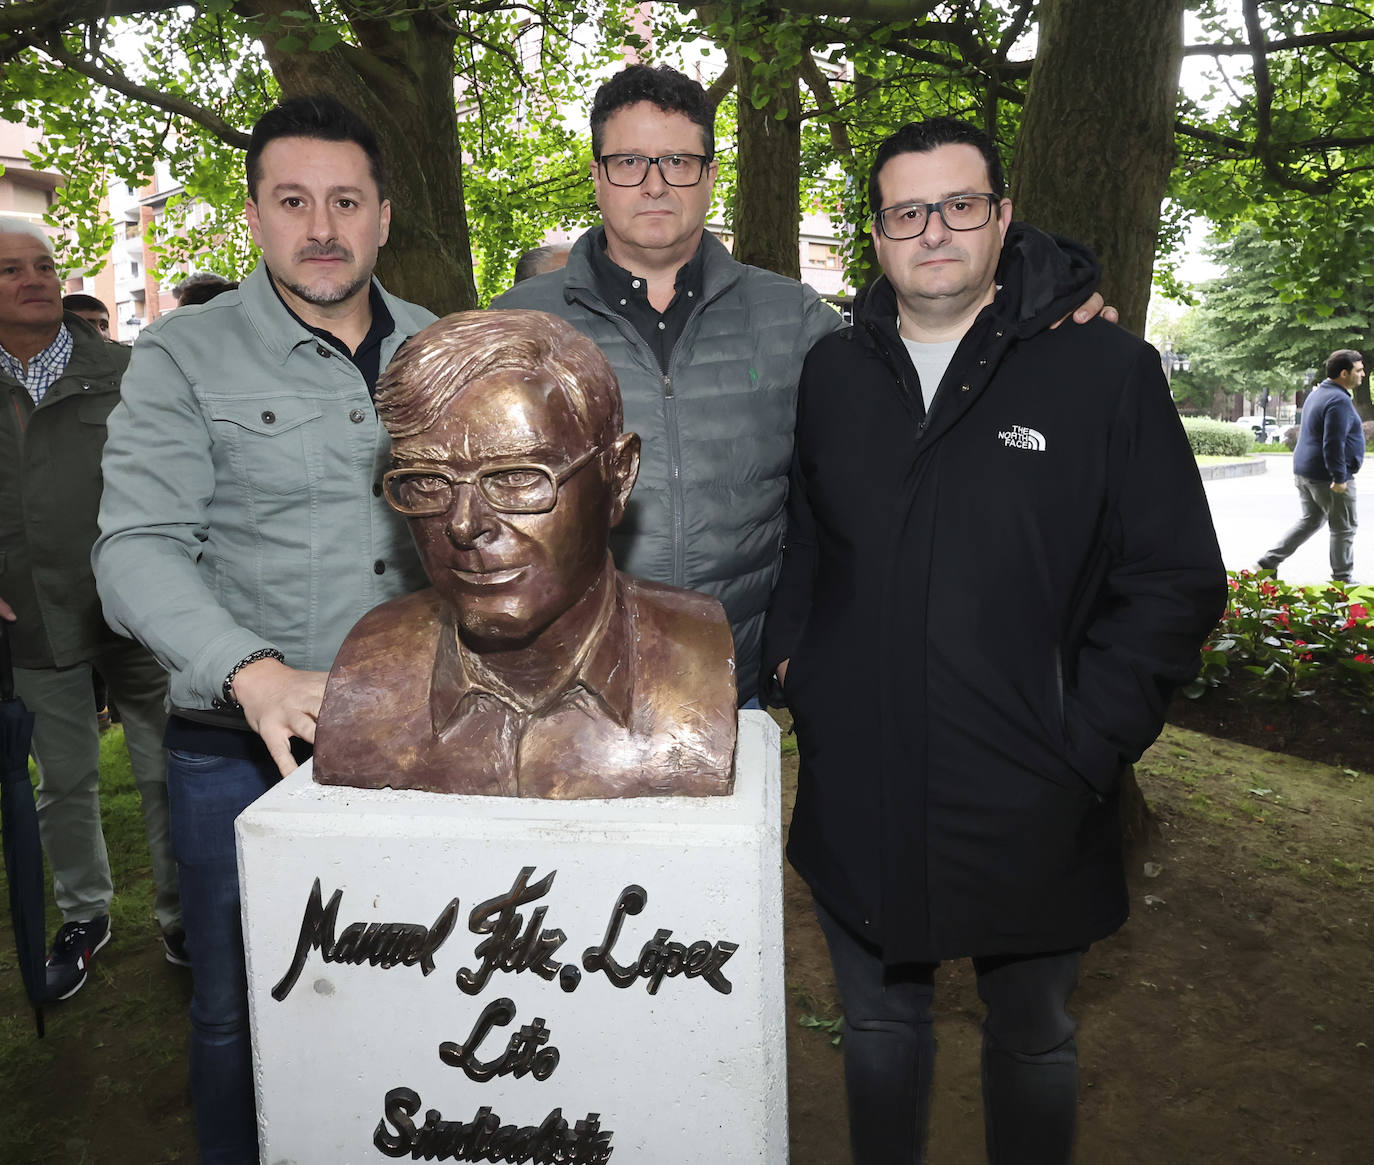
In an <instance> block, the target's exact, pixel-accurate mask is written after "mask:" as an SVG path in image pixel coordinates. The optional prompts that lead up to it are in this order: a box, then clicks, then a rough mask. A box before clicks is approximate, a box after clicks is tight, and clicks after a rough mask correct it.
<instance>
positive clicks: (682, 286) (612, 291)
mask: <svg viewBox="0 0 1374 1165" xmlns="http://www.w3.org/2000/svg"><path fill="white" fill-rule="evenodd" d="M702 238H703V240H704V239H705V236H704V235H703V236H702ZM701 254H702V249H701V247H700V246H698V247H697V250H696V254H695V255H693V256H692V257H691V258H690V259H689V260H687V262H686V263H684V264H683V265H682V266H681V267H679V268H678V272H677V279H676V280H675V281H674V283H673V301H672V303H670V304H669V305H668V309H667V310H666V311H663V312H659V311H657V310H656V309H655V308H654V306H653V304H651V303H650V302H649V281H648V280H647V279H645V278H644V277H643V276H642V275H634V274H632V273H631V272H629V271H626V270H625V268H624V267H621V266H619V265H618V264H616V263H614V262H612V260H611V257H610V256H609V255H607V254H606V230H605V228H604V227H602V228H601V229H600V230H599V231H598V232H597V237H596V238H595V239H593V240H592V276H593V278H594V279H595V281H596V289H597V291H598V292H600V293H601V297H602V298H603V299H604V300H605V301H606V302H607V303H608V304H610V306H611V309H612V310H613V311H615V312H618V313H619V314H620V315H621V316H623V317H624V318H625V319H626V320H628V321H629V322H630V323H631V324H632V325H633V326H634V329H635V331H637V332H638V333H639V334H640V335H641V336H643V337H644V342H645V343H646V344H648V345H649V348H650V350H651V351H652V352H653V354H654V356H655V357H656V358H657V359H658V366H659V368H660V369H661V370H662V371H663V372H665V373H666V372H667V371H668V359H669V357H671V356H672V354H673V348H674V347H675V346H676V345H677V342H678V339H679V338H680V337H681V336H682V329H683V328H685V327H686V326H687V320H688V317H690V316H691V314H692V312H693V311H695V310H696V306H697V304H699V303H700V302H701V278H702V267H703V263H702V258H701Z"/></svg>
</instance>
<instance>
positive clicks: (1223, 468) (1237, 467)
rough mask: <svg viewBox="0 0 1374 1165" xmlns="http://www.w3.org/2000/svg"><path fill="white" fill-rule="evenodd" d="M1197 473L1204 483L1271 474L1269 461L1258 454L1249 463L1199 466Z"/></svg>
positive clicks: (1236, 462)
mask: <svg viewBox="0 0 1374 1165" xmlns="http://www.w3.org/2000/svg"><path fill="white" fill-rule="evenodd" d="M1197 471H1198V474H1199V475H1200V476H1201V477H1202V480H1203V481H1219V480H1221V479H1223V478H1227V477H1253V476H1254V475H1255V474H1257V473H1268V472H1269V459H1268V458H1267V457H1265V456H1264V455H1263V454H1259V453H1257V454H1255V456H1254V457H1252V458H1250V460H1249V461H1233V462H1231V464H1229V465H1199V466H1198V467H1197Z"/></svg>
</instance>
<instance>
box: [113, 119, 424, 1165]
mask: <svg viewBox="0 0 1374 1165" xmlns="http://www.w3.org/2000/svg"><path fill="white" fill-rule="evenodd" d="M247 174H248V201H247V204H246V207H245V213H246V216H247V219H248V226H249V229H250V230H251V231H252V234H253V239H254V241H255V242H256V243H257V244H258V246H259V247H260V248H261V250H262V261H261V263H259V265H258V267H257V270H255V271H254V272H253V273H252V274H251V275H249V276H248V278H247V279H245V280H244V281H243V284H242V286H241V287H239V288H238V289H237V290H234V291H229V292H226V293H225V294H223V295H220V296H218V297H217V298H215V299H214V300H213V301H212V302H210V303H207V304H204V305H202V306H197V307H183V308H180V309H179V310H177V311H175V312H172V313H169V314H168V315H166V316H164V317H163V318H162V319H160V320H158V321H157V322H156V323H155V324H153V325H152V326H150V327H148V328H145V329H144V331H143V332H142V334H141V335H140V336H139V339H138V343H137V344H136V346H135V348H134V353H133V358H132V361H131V363H130V365H129V371H128V373H127V374H126V376H125V380H124V399H123V403H122V404H121V405H120V406H119V407H118V408H117V409H116V410H115V413H114V414H113V415H112V417H111V420H110V438H109V442H108V444H107V446H106V449H105V460H104V471H105V494H104V498H103V501H102V503H101V510H100V526H101V537H100V540H99V542H98V543H97V545H96V549H95V554H94V560H95V567H96V574H97V581H98V585H99V588H100V595H101V598H102V600H103V602H104V605H105V616H106V618H107V619H108V620H109V622H110V624H111V625H112V626H113V627H114V628H115V629H116V630H119V631H122V632H124V633H125V634H128V635H132V636H134V637H135V638H137V639H139V640H141V641H142V642H143V643H144V644H146V645H147V646H148V647H149V648H150V649H151V650H152V651H153V653H154V654H155V655H156V656H157V657H158V659H159V660H160V661H161V662H162V664H163V666H164V667H165V668H166V669H167V671H168V672H169V674H170V678H171V704H172V715H171V717H170V719H169V722H168V727H167V736H166V743H167V746H168V748H169V750H170V751H169V761H168V781H167V783H168V795H169V801H170V807H171V830H172V843H173V848H174V851H175V854H176V858H177V867H178V873H179V876H180V884H181V892H182V899H183V902H184V913H185V927H186V940H187V946H188V948H189V951H190V955H191V968H192V975H193V980H194V992H193V995H192V1000H191V1024H192V1035H191V1086H192V1099H193V1102H194V1105H195V1114H196V1131H197V1136H198V1138H199V1142H200V1150H201V1159H202V1160H203V1161H205V1162H207V1163H209V1162H216V1163H220V1162H255V1161H257V1159H258V1154H257V1137H256V1119H255V1116H254V1109H253V1081H252V1056H251V1046H250V1036H249V1027H248V1003H247V985H246V979H245V973H244V957H243V939H242V934H241V931H240V924H239V888H238V869H237V864H236V858H235V852H234V819H235V817H237V815H238V814H239V812H241V811H242V810H243V809H244V808H245V807H246V806H247V805H249V804H251V803H252V802H253V801H254V800H256V799H257V798H258V797H259V796H261V795H262V794H263V793H264V792H266V790H267V789H268V788H270V787H271V786H272V785H273V784H274V783H275V782H276V781H277V780H278V779H279V777H280V775H281V774H282V773H287V772H290V771H291V770H292V769H293V768H294V767H295V765H296V763H297V760H296V758H297V757H298V756H300V755H302V750H301V749H300V747H299V746H300V742H310V741H312V740H313V739H314V734H315V718H316V716H317V714H318V712H319V708H320V701H321V698H322V697H323V694H324V681H325V675H326V673H327V671H328V669H329V667H330V664H331V663H332V662H333V659H334V655H335V652H336V651H337V650H338V648H339V645H340V644H341V643H342V642H343V640H344V637H345V636H346V635H347V634H348V630H349V628H350V627H352V626H353V624H354V623H355V622H357V620H358V619H359V618H360V617H361V616H362V615H363V614H364V613H365V612H367V611H368V610H370V609H371V608H372V607H374V606H376V605H377V604H378V603H380V602H382V601H384V600H386V599H389V598H392V597H393V596H395V595H397V594H401V593H404V592H407V591H412V590H416V589H418V588H419V587H420V586H423V585H424V581H425V578H424V573H423V571H422V570H421V569H420V564H419V561H418V559H417V557H416V554H415V549H414V547H413V545H412V543H411V540H410V536H409V533H408V532H407V530H406V526H405V521H404V519H403V518H401V516H400V515H398V514H396V513H394V512H393V511H392V510H391V509H390V508H389V507H388V506H387V505H386V503H385V501H384V500H383V499H382V488H381V477H382V473H383V471H384V470H385V468H386V463H387V457H388V454H389V441H388V438H387V434H386V431H385V430H384V429H383V428H382V425H381V423H380V422H379V421H378V419H377V414H376V412H375V410H374V409H373V406H372V391H373V389H374V387H375V386H376V383H377V378H378V376H379V374H380V372H381V370H382V369H383V368H385V367H386V364H387V362H388V361H389V360H390V359H391V357H392V355H393V354H394V353H395V352H396V350H397V349H398V348H399V347H400V345H401V343H402V342H403V341H405V340H406V339H407V338H409V337H410V336H411V335H413V334H414V333H416V332H418V331H419V330H420V329H421V328H423V327H424V326H425V325H427V324H428V323H430V322H431V321H432V320H433V319H434V316H433V315H432V314H431V313H430V312H428V311H426V310H425V309H423V308H420V307H417V306H415V305H414V304H410V303H406V302H404V301H402V300H398V299H396V298H395V297H393V296H391V295H388V294H387V293H386V292H385V291H384V290H383V289H382V288H381V286H380V285H379V284H378V283H377V282H376V280H374V279H373V278H372V271H373V267H374V266H375V264H376V259H377V251H378V248H379V247H381V246H382V245H383V244H384V243H385V242H386V239H387V230H388V226H389V224H390V220H391V205H390V203H389V202H388V201H387V200H386V197H385V186H384V176H383V174H382V167H381V155H380V150H379V149H378V146H377V141H376V138H375V136H374V134H373V133H372V131H371V129H370V128H369V127H368V126H367V125H365V124H364V123H363V122H362V121H361V120H360V119H359V118H358V117H357V115H356V114H354V113H353V112H352V111H351V110H349V109H347V108H346V107H344V106H343V105H341V104H340V103H339V102H338V101H336V100H334V99H333V98H329V97H300V98H295V99H292V100H290V101H286V102H283V103H282V104H281V105H280V106H278V107H277V108H275V109H273V110H270V111H269V112H268V113H266V114H264V115H263V117H262V118H261V119H260V120H259V121H258V123H257V125H256V126H255V127H254V129H253V135H252V140H251V143H250V145H249V148H248V155H247ZM293 747H294V748H295V749H296V751H295V753H294V754H293Z"/></svg>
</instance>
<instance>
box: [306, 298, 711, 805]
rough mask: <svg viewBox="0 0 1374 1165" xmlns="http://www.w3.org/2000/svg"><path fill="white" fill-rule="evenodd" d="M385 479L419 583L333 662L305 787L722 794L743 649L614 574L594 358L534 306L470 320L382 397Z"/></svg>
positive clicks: (698, 599)
mask: <svg viewBox="0 0 1374 1165" xmlns="http://www.w3.org/2000/svg"><path fill="white" fill-rule="evenodd" d="M376 402H377V412H378V415H379V416H380V417H381V419H382V422H383V424H385V425H386V428H387V431H388V432H389V433H390V434H391V438H392V468H391V469H390V470H389V471H388V472H387V473H386V474H385V476H384V477H383V489H384V490H385V494H386V498H387V501H388V502H389V503H390V505H391V506H392V507H393V508H394V509H396V510H397V511H399V512H400V513H402V514H404V515H406V517H407V519H408V521H409V522H410V528H411V533H412V535H413V537H414V539H415V545H416V546H417V548H418V549H419V552H420V558H421V560H422V561H423V563H424V566H425V571H426V573H427V574H428V575H429V579H430V582H431V583H432V584H433V585H431V586H430V587H429V588H427V589H426V590H423V591H420V592H418V593H416V594H413V595H406V596H403V597H401V598H399V599H394V600H392V601H391V602H389V603H384V604H383V605H382V606H380V607H377V608H376V609H374V610H373V611H370V612H369V613H368V614H367V615H365V616H364V617H363V618H362V619H361V620H360V621H359V622H358V624H357V626H355V627H354V628H353V630H352V632H350V634H349V636H348V639H347V640H346V641H345V643H344V645H343V647H342V648H341V649H340V651H339V654H338V657H337V659H336V660H335V663H334V667H333V670H332V671H331V672H330V674H329V684H328V687H327V688H326V690H325V696H324V705H323V707H322V708H321V710H320V719H319V727H318V730H317V732H316V735H315V767H314V771H315V780H317V781H319V782H321V783H323V784H332V785H352V786H359V787H366V788H383V787H391V788H397V789H424V790H428V791H431V792H444V793H477V794H488V795H495V796H512V797H514V796H520V797H552V798H573V797H636V796H663V795H680V796H681V795H686V796H701V795H708V794H723V793H729V792H730V790H731V788H732V784H733V776H732V759H733V753H734V744H735V679H734V649H733V643H732V641H731V638H730V628H729V624H728V623H727V622H726V618H725V612H724V610H723V609H722V607H721V605H720V603H719V602H717V601H716V600H715V599H713V598H709V597H707V596H705V595H701V594H698V593H696V592H694V591H686V590H680V589H678V588H676V587H667V586H662V585H659V584H657V583H650V582H645V581H642V580H639V579H634V578H631V577H629V576H628V575H624V574H621V573H620V572H619V571H617V570H616V569H615V564H614V562H612V560H611V556H610V552H609V551H608V550H607V538H608V535H609V533H610V530H611V527H612V526H614V525H615V524H616V523H617V522H618V521H620V519H621V517H622V516H623V515H624V512H625V503H626V500H627V498H628V497H629V494H630V490H631V488H632V487H633V485H634V481H635V475H636V474H637V473H638V470H639V438H638V437H637V436H636V435H635V434H633V433H624V432H621V428H622V412H621V403H620V389H619V386H618V385H617V383H616V379H615V374H614V373H613V372H612V371H611V368H610V365H609V364H608V363H607V361H606V358H605V356H604V355H603V354H602V352H601V350H600V349H599V348H598V347H597V346H596V345H595V344H594V343H592V341H591V340H589V339H587V338H586V337H585V336H583V335H582V334H581V333H580V332H577V331H575V330H574V329H573V328H572V327H571V326H570V325H568V324H566V323H564V322H563V321H562V320H560V319H558V318H557V317H555V316H551V315H546V314H544V313H543V312H529V311H486V312H461V313H458V314H456V315H451V316H448V317H447V318H445V319H442V320H440V321H438V322H437V323H435V324H431V325H430V326H429V327H428V328H426V329H425V330H424V331H422V332H421V333H419V335H417V336H415V337H414V338H413V339H412V340H410V341H409V342H408V343H407V344H406V345H405V346H404V347H403V348H402V349H401V351H400V352H399V353H398V354H397V356H396V358H395V360H393V361H392V363H391V365H390V367H389V368H388V369H387V370H386V373H385V374H384V375H383V377H382V379H381V380H380V381H379V383H378V387H377V396H376Z"/></svg>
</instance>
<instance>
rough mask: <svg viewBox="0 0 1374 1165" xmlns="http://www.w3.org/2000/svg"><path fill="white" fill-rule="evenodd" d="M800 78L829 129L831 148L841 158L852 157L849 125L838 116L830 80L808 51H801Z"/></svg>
mask: <svg viewBox="0 0 1374 1165" xmlns="http://www.w3.org/2000/svg"><path fill="white" fill-rule="evenodd" d="M801 78H802V81H803V82H805V84H806V87H807V88H808V89H809V90H811V95H812V96H813V97H815V99H816V111H817V113H819V114H820V116H821V119H822V120H823V121H824V122H825V125H826V128H827V129H828V130H829V131H830V145H831V148H832V149H833V150H834V151H835V153H836V154H837V155H839V156H840V157H842V158H852V157H853V156H854V143H853V142H852V141H851V140H850V137H849V127H848V126H847V125H845V123H844V120H843V119H842V118H841V117H840V111H839V108H838V107H837V106H836V104H835V94H834V92H833V91H832V90H831V88H830V82H829V81H828V80H827V79H826V76H825V74H824V73H822V72H821V68H820V66H819V65H817V64H816V59H815V57H813V56H812V55H811V54H810V53H809V52H806V53H802V58H801ZM803 116H805V115H803Z"/></svg>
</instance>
